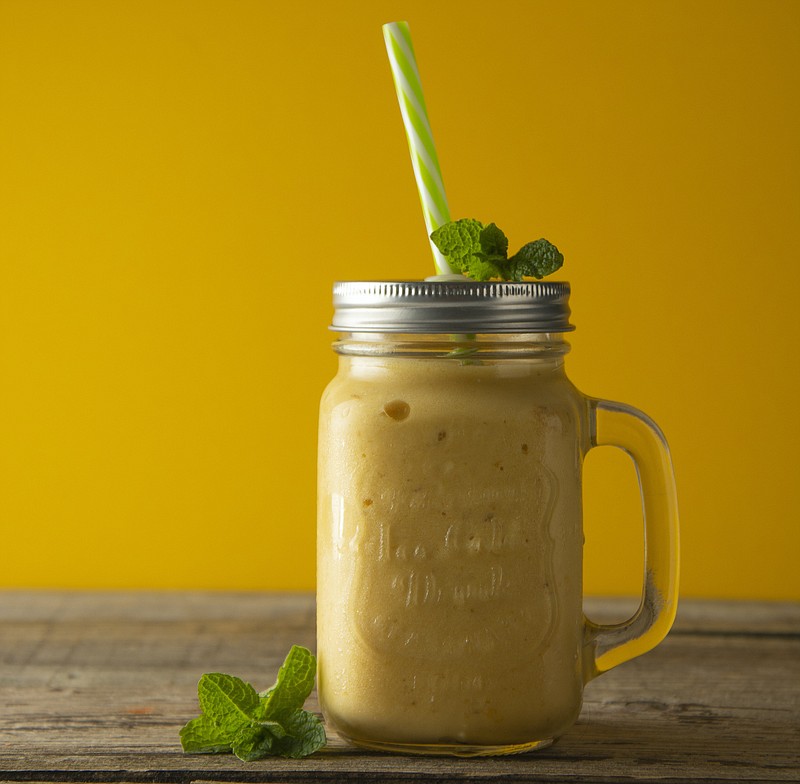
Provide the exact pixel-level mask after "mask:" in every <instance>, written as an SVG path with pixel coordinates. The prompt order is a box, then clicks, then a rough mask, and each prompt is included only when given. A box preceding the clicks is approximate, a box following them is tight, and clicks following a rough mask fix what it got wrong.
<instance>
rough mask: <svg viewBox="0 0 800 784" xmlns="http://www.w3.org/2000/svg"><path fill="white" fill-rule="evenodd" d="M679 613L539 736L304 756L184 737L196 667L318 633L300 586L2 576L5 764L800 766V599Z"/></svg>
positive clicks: (224, 665)
mask: <svg viewBox="0 0 800 784" xmlns="http://www.w3.org/2000/svg"><path fill="white" fill-rule="evenodd" d="M620 606H621V605H620V603H615V602H595V603H594V605H593V606H592V607H591V608H590V612H591V614H592V615H593V617H600V616H605V617H608V615H611V616H614V615H615V614H618V613H619V611H620ZM682 613H683V616H684V617H685V618H688V619H687V620H683V621H682V622H679V624H678V626H677V629H676V633H674V634H672V635H670V637H669V638H668V640H667V641H666V642H665V643H664V644H663V645H662V646H660V647H659V648H658V649H657V650H656V651H654V652H652V653H651V654H648V655H647V656H645V657H643V658H641V659H638V660H636V661H633V662H630V663H629V664H627V665H624V666H623V667H621V668H619V669H618V670H615V671H613V672H611V673H608V674H607V675H605V676H603V677H602V678H599V679H598V680H597V681H595V682H593V683H592V684H590V685H589V686H588V687H587V691H586V703H585V708H584V712H583V714H582V716H581V719H580V721H579V722H578V724H577V725H576V726H575V727H574V728H573V729H572V730H571V731H570V732H568V733H567V734H566V735H565V736H564V737H563V738H561V739H560V740H559V742H558V743H556V744H555V745H554V746H552V747H551V748H549V749H544V750H541V751H539V752H535V753H533V754H529V755H524V756H520V757H513V758H501V759H490V760H457V759H437V758H413V757H400V756H390V755H381V754H375V753H372V752H365V751H362V750H358V749H353V748H351V747H349V746H346V745H344V744H343V743H341V742H340V741H338V740H337V739H336V738H332V739H331V743H330V744H329V747H328V748H326V750H325V751H324V752H322V753H320V754H318V755H315V756H314V757H312V758H310V759H307V760H299V761H293V760H264V761H261V762H258V763H248V764H244V763H241V762H239V761H238V760H236V759H235V758H233V757H231V756H186V755H184V754H182V753H181V751H180V747H179V745H178V742H177V731H178V729H179V728H180V726H181V725H182V724H183V723H184V722H185V721H186V720H187V719H188V718H191V717H192V716H194V715H195V714H196V712H197V706H196V699H195V686H196V682H197V678H198V677H199V675H200V674H201V673H202V672H206V671H210V670H221V671H227V672H233V673H236V674H239V675H241V676H242V677H245V678H247V679H248V680H251V681H252V682H253V683H254V685H256V687H257V688H263V687H264V686H266V685H268V683H269V682H270V681H271V679H272V677H273V675H274V673H275V670H276V669H277V667H278V665H279V663H280V661H281V660H282V658H283V656H284V654H285V652H286V650H287V649H288V647H289V645H290V644H292V643H300V644H304V645H307V646H309V647H313V642H314V627H313V600H312V598H311V597H309V596H305V595H287V596H265V595H260V594H234V595H231V594H166V595H165V594H129V593H120V594H53V593H23V592H20V593H6V594H3V595H2V596H0V780H8V781H21V780H26V781H34V780H40V781H115V782H124V781H130V782H140V781H176V782H190V781H195V780H197V781H199V780H207V781H212V780H213V781H276V782H277V781H298V780H318V781H326V780H337V779H339V780H342V779H357V780H360V781H381V782H387V781H421V780H431V781H447V780H456V779H461V780H464V779H470V780H475V781H494V780H509V781H553V782H556V781H559V782H561V781H576V782H583V781H587V782H588V781H597V782H621V781H656V780H657V781H661V782H669V781H708V782H711V781H718V782H722V781H796V780H799V779H800V766H798V748H800V731H799V730H798V728H799V727H800V697H799V694H800V691H799V688H798V684H800V633H798V629H800V623H798V620H800V608H798V606H797V605H769V604H767V605H761V604H754V603H735V604H727V603H726V604H722V605H721V604H717V603H709V604H705V603H704V604H694V603H689V602H684V605H683V607H682ZM617 617H619V616H618V615H617ZM312 707H314V706H312Z"/></svg>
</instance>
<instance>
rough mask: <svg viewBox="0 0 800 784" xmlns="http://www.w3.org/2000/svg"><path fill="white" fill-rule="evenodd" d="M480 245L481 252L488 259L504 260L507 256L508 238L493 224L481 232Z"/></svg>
mask: <svg viewBox="0 0 800 784" xmlns="http://www.w3.org/2000/svg"><path fill="white" fill-rule="evenodd" d="M480 243H481V250H482V251H483V253H484V254H486V256H487V257H489V258H498V259H505V258H506V257H507V256H508V237H506V235H505V234H503V231H502V229H498V228H497V226H496V225H495V224H494V223H490V224H489V225H488V226H485V227H484V228H483V229H482V230H481V235H480Z"/></svg>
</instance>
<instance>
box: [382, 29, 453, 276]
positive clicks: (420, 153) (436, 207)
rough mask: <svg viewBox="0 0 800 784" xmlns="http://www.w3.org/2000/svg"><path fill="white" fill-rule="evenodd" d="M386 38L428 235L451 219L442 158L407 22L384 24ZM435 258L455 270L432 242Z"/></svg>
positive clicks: (445, 269)
mask: <svg viewBox="0 0 800 784" xmlns="http://www.w3.org/2000/svg"><path fill="white" fill-rule="evenodd" d="M383 38H384V40H385V41H386V52H387V53H388V55H389V63H390V64H391V66H392V77H393V78H394V86H395V89H396V90H397V100H398V102H399V103H400V113H401V114H402V115H403V125H404V126H405V129H406V137H407V139H408V149H409V152H410V153H411V164H412V166H413V167H414V177H415V179H416V181H417V190H418V191H419V200H420V202H421V203H422V214H423V215H424V217H425V226H426V227H427V229H428V236H429V237H430V234H431V232H432V231H433V230H434V229H437V228H439V226H441V225H442V224H443V223H447V222H449V220H450V210H449V209H448V207H447V197H446V196H445V193H444V183H443V182H442V172H441V170H440V169H439V158H438V157H437V155H436V148H435V147H434V145H433V134H432V133H431V125H430V122H428V111H427V109H426V107H425V98H424V97H423V95H422V84H421V83H420V79H419V70H418V68H417V60H416V58H415V56H414V47H413V45H412V43H411V33H410V32H409V30H408V22H390V23H389V24H385V25H384V26H383ZM431 251H432V252H433V261H434V264H435V265H436V271H437V273H439V274H440V275H448V274H451V273H452V272H453V270H452V269H451V268H450V266H449V265H448V263H447V261H446V259H445V258H444V256H442V254H441V253H439V249H438V248H437V247H436V246H435V245H434V244H433V243H432V242H431Z"/></svg>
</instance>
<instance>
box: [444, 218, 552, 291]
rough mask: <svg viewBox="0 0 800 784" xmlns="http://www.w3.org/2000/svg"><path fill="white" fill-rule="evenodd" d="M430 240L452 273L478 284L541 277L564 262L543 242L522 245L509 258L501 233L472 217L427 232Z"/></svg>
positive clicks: (546, 242) (495, 226) (491, 225)
mask: <svg viewBox="0 0 800 784" xmlns="http://www.w3.org/2000/svg"><path fill="white" fill-rule="evenodd" d="M431 240H432V241H433V243H434V245H436V247H437V248H438V249H439V251H440V252H441V253H442V255H443V256H444V257H445V258H446V259H447V263H448V264H449V265H450V266H451V267H452V268H453V270H454V271H456V272H460V273H462V274H463V275H467V276H468V277H470V278H472V279H473V280H478V281H483V280H491V279H492V278H501V279H502V280H522V279H523V278H524V277H533V278H543V277H544V276H545V275H549V274H550V273H552V272H555V271H556V270H557V269H558V268H559V267H560V266H561V265H562V264H563V263H564V256H563V255H562V254H561V252H560V251H559V250H558V248H557V247H556V246H555V245H553V244H552V243H550V242H548V241H547V240H545V239H540V240H536V242H529V243H528V244H527V245H523V246H522V248H520V249H519V251H517V253H515V254H514V255H513V256H512V257H511V258H510V259H509V258H508V238H507V237H506V235H505V234H504V233H503V232H502V230H501V229H499V228H498V227H497V225H496V224H494V223H490V224H489V225H488V226H484V225H483V224H482V223H481V222H480V221H478V220H475V219H474V218H462V219H461V220H457V221H451V222H450V223H445V224H443V225H442V226H439V228H438V229H436V230H435V231H433V232H432V233H431Z"/></svg>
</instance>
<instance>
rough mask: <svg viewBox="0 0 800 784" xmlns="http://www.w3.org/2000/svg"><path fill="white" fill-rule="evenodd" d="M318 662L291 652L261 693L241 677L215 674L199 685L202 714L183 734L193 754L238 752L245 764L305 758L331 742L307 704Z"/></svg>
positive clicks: (297, 650) (305, 651) (298, 650)
mask: <svg viewBox="0 0 800 784" xmlns="http://www.w3.org/2000/svg"><path fill="white" fill-rule="evenodd" d="M316 672H317V660H316V658H315V657H314V655H313V654H312V653H311V651H309V650H308V649H306V648H302V647H300V646H298V645H295V646H293V647H292V649H291V650H290V651H289V654H288V655H287V657H286V660H285V661H284V663H283V666H282V667H281V668H280V670H279V671H278V679H277V681H276V682H275V685H274V686H272V687H271V688H270V689H268V690H267V691H265V692H262V694H260V695H259V694H258V693H257V692H256V690H255V689H254V688H253V687H252V686H251V685H250V684H249V683H246V682H245V681H243V680H241V678H236V677H234V676H233V675H223V674H222V673H219V672H212V673H207V674H205V675H203V677H202V678H200V682H199V683H198V684H197V696H198V699H199V701H200V708H201V710H202V711H203V715H202V716H200V717H198V718H196V719H192V720H191V721H190V722H188V723H187V724H186V725H185V726H184V727H183V729H182V730H181V732H180V738H181V746H182V747H183V750H184V751H185V752H186V753H188V754H210V753H215V752H231V751H232V752H233V753H234V754H235V755H236V756H237V757H239V759H241V760H245V761H248V760H255V759H261V758H262V757H265V756H267V755H270V754H272V755H280V756H284V757H296V758H299V757H305V756H308V755H309V754H313V753H314V752H315V751H318V750H319V749H321V748H322V747H323V746H324V745H325V742H326V738H325V728H324V726H323V725H322V722H320V720H319V719H318V718H317V717H316V716H315V715H314V714H313V713H309V712H308V711H304V710H303V703H304V702H305V701H306V698H307V697H308V695H309V694H310V693H311V690H312V689H313V688H314V680H315V677H316Z"/></svg>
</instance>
